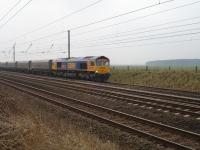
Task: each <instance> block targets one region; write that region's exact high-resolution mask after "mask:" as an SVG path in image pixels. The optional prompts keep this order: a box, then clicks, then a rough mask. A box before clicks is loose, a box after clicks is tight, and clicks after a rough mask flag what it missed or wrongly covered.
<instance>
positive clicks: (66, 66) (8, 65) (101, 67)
mask: <svg viewBox="0 0 200 150" xmlns="http://www.w3.org/2000/svg"><path fill="white" fill-rule="evenodd" d="M0 69H1V70H10V71H19V72H26V73H35V74H48V75H53V76H63V77H68V78H75V79H84V80H92V81H101V82H104V81H106V80H108V79H109V77H110V60H109V58H107V57H105V56H88V57H72V58H69V59H67V58H60V59H55V60H40V61H16V62H5V63H0Z"/></svg>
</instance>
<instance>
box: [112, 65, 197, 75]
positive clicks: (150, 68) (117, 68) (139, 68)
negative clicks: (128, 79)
mask: <svg viewBox="0 0 200 150" xmlns="http://www.w3.org/2000/svg"><path fill="white" fill-rule="evenodd" d="M111 69H112V71H123V70H124V71H193V72H195V73H198V72H200V65H195V66H187V67H177V66H163V67H157V66H148V65H146V66H145V65H144V66H133V65H113V66H111Z"/></svg>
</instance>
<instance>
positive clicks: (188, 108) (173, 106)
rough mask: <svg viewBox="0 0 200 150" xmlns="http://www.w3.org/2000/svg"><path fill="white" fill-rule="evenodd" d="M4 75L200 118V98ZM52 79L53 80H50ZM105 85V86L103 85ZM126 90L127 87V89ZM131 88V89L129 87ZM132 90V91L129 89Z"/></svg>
mask: <svg viewBox="0 0 200 150" xmlns="http://www.w3.org/2000/svg"><path fill="white" fill-rule="evenodd" d="M1 75H2V76H4V78H8V77H15V78H17V77H20V78H23V79H22V80H23V81H22V80H21V82H24V81H27V82H30V81H32V82H39V83H40V84H42V83H43V84H46V85H51V86H55V87H57V88H63V89H69V90H75V91H79V92H83V93H88V94H90V95H96V96H97V95H98V96H103V97H104V98H112V99H115V100H118V101H123V102H127V103H129V104H132V105H135V106H137V105H138V106H140V107H146V108H150V109H151V108H156V109H157V110H159V111H161V110H163V111H170V112H173V113H175V114H182V115H184V116H185V117H189V116H190V117H194V118H197V119H200V113H199V112H200V105H199V103H197V102H198V101H199V99H197V98H195V100H196V101H197V102H196V103H195V104H190V103H187V101H183V102H180V101H179V100H178V102H176V101H174V100H173V101H172V100H171V101H170V100H165V99H164V100H163V99H157V98H152V97H150V95H147V96H138V95H135V94H130V93H126V92H125V93H124V91H122V92H123V93H122V92H119V91H115V90H112V88H111V90H110V89H108V88H109V87H110V86H109V87H106V88H103V89H102V87H101V86H100V87H101V88H100V87H98V86H97V87H96V88H94V85H96V83H95V84H94V83H92V85H91V86H89V84H88V83H87V84H86V85H87V87H86V86H85V84H83V83H82V81H81V84H79V82H78V83H77V82H76V81H72V82H70V81H68V80H63V79H55V78H48V79H47V78H46V77H40V78H39V79H38V78H36V76H35V77H34V76H27V75H22V74H20V75H19V74H18V75H15V74H10V73H1ZM49 79H51V80H49ZM103 87H104V86H103ZM125 90H126V89H125ZM127 90H129V89H127ZM129 92H130V91H129Z"/></svg>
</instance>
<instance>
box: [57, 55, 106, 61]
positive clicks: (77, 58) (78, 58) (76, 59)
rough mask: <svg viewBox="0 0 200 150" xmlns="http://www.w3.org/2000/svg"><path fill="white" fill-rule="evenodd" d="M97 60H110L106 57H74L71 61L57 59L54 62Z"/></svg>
mask: <svg viewBox="0 0 200 150" xmlns="http://www.w3.org/2000/svg"><path fill="white" fill-rule="evenodd" d="M97 59H108V58H107V57H105V56H87V57H72V58H70V59H68V58H60V59H57V60H53V62H60V61H62V62H63V61H65V62H68V61H88V60H93V61H95V60H97ZM108 60H109V59H108Z"/></svg>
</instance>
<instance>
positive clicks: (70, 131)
mask: <svg viewBox="0 0 200 150" xmlns="http://www.w3.org/2000/svg"><path fill="white" fill-rule="evenodd" d="M0 92H1V95H0V148H1V150H107V149H109V150H115V149H119V148H118V146H117V145H116V144H114V143H111V142H110V141H102V140H100V139H99V138H98V137H96V136H94V135H91V134H88V133H87V132H84V131H82V130H80V129H78V128H76V127H75V126H73V125H72V124H71V123H70V122H68V121H67V120H66V119H65V118H62V116H61V117H58V116H56V112H55V113H54V112H52V113H49V111H48V110H47V111H45V110H41V108H40V106H38V105H35V104H33V103H27V104H26V103H25V102H24V100H22V99H21V100H20V99H16V98H11V96H10V95H8V91H7V92H3V90H2V88H1V89H0ZM25 100H28V99H25ZM29 102H30V101H29Z"/></svg>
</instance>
